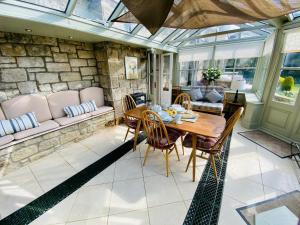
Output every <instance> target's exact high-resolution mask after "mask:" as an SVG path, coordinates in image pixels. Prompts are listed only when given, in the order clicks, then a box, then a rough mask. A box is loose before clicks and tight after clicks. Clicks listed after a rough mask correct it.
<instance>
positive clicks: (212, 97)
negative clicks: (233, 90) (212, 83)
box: [206, 89, 223, 103]
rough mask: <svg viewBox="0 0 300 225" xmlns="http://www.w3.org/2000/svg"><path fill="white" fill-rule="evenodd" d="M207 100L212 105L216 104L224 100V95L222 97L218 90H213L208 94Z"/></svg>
mask: <svg viewBox="0 0 300 225" xmlns="http://www.w3.org/2000/svg"><path fill="white" fill-rule="evenodd" d="M206 98H207V99H208V101H210V102H211V103H216V102H219V101H221V100H222V99H223V97H222V95H220V94H219V92H217V91H216V89H213V90H211V91H210V92H209V93H207V94H206Z"/></svg>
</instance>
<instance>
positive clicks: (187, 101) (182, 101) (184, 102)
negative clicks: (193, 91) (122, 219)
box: [174, 93, 191, 155]
mask: <svg viewBox="0 0 300 225" xmlns="http://www.w3.org/2000/svg"><path fill="white" fill-rule="evenodd" d="M174 104H178V105H181V106H182V107H183V108H185V109H186V110H190V109H191V97H190V95H189V94H188V93H181V94H179V95H178V96H177V97H176V99H175V101H174ZM177 132H179V131H177ZM185 135H186V132H180V139H181V146H182V154H183V155H184V146H183V137H184V136H185Z"/></svg>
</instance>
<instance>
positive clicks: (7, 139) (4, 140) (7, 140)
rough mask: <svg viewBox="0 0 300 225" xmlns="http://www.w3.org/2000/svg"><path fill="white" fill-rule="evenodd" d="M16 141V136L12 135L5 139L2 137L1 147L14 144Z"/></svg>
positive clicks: (0, 140) (0, 139)
mask: <svg viewBox="0 0 300 225" xmlns="http://www.w3.org/2000/svg"><path fill="white" fill-rule="evenodd" d="M13 140H14V136H12V135H6V136H4V137H0V146H1V145H5V144H8V143H9V142H12V141H13Z"/></svg>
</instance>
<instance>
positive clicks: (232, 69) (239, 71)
mask: <svg viewBox="0 0 300 225" xmlns="http://www.w3.org/2000/svg"><path fill="white" fill-rule="evenodd" d="M257 60H258V58H257V57H253V58H241V59H221V60H216V61H215V66H216V67H218V68H219V69H220V70H221V71H222V73H223V74H228V75H229V74H231V75H235V76H236V75H239V76H241V78H242V79H244V80H245V81H246V85H245V87H244V89H246V90H249V89H251V88H252V84H253V79H254V75H255V71H256V64H257Z"/></svg>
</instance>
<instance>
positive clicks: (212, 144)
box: [183, 107, 244, 179]
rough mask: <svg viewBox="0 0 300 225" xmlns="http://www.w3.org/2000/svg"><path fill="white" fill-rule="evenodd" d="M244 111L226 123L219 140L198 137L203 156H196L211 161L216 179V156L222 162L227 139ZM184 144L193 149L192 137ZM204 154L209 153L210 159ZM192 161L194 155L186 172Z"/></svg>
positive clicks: (198, 148) (237, 111) (235, 114)
mask: <svg viewBox="0 0 300 225" xmlns="http://www.w3.org/2000/svg"><path fill="white" fill-rule="evenodd" d="M243 111H244V108H243V107H240V108H238V109H237V110H236V111H235V112H234V114H232V116H231V117H230V118H229V119H228V121H227V122H226V126H225V129H224V131H223V132H222V134H221V136H220V137H219V138H210V137H204V136H200V135H198V136H197V142H196V149H197V150H199V151H201V155H197V154H196V157H199V158H202V159H207V160H208V159H210V162H211V166H212V168H213V171H214V175H215V177H216V179H217V178H218V175H217V168H216V163H215V156H217V157H218V160H220V161H221V158H220V154H221V152H222V150H223V146H224V144H225V141H226V140H227V137H228V136H229V135H230V134H231V131H232V130H233V127H234V125H235V124H236V123H237V121H238V120H239V118H240V117H241V115H242V113H243ZM183 144H184V146H185V147H192V135H191V134H188V135H186V137H185V139H184V141H183ZM203 153H207V154H209V155H210V156H209V157H208V158H207V157H204V156H203ZM191 160H192V154H191V156H190V158H189V161H188V164H187V167H186V170H185V171H187V170H188V168H189V165H190V163H191ZM193 166H195V165H193Z"/></svg>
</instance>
